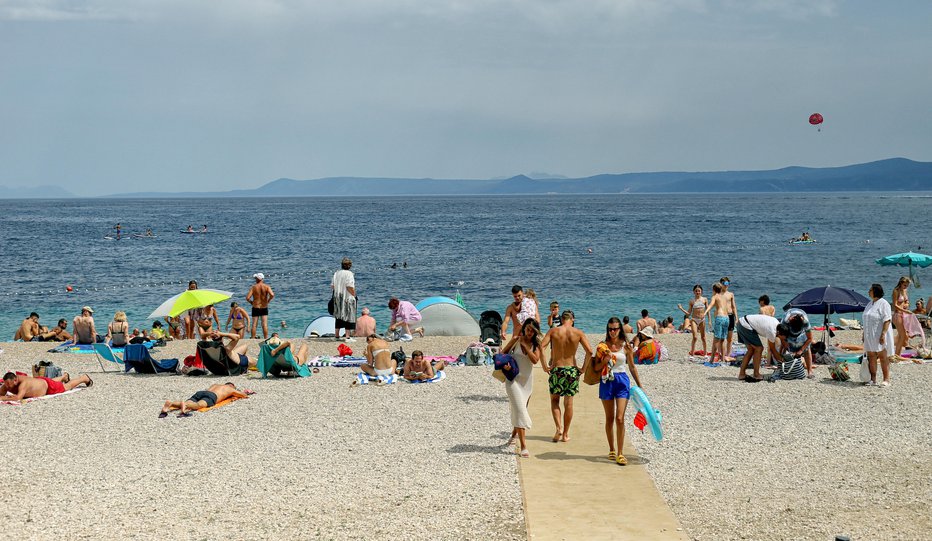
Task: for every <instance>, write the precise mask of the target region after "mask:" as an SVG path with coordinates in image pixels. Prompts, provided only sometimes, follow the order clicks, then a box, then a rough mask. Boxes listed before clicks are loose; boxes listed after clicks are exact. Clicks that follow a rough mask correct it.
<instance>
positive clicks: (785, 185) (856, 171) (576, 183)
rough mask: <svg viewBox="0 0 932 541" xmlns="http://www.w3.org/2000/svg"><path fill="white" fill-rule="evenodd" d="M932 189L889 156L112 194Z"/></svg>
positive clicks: (922, 171) (910, 166)
mask: <svg viewBox="0 0 932 541" xmlns="http://www.w3.org/2000/svg"><path fill="white" fill-rule="evenodd" d="M822 191H826V192H832V191H932V162H917V161H913V160H909V159H906V158H890V159H886V160H880V161H875V162H869V163H862V164H855V165H847V166H842V167H821V168H817V167H785V168H782V169H775V170H769V171H710V172H653V173H624V174H603V175H595V176H591V177H584V178H559V177H558V176H556V175H554V176H553V177H552V178H530V177H528V176H525V175H518V176H514V177H511V178H506V179H488V180H480V179H431V178H420V179H414V178H360V177H330V178H322V179H314V180H294V179H288V178H280V179H278V180H273V181H271V182H268V183H266V184H264V185H262V186H260V187H258V188H255V189H251V190H231V191H226V192H181V193H158V192H145V193H127V194H115V195H110V196H105V197H295V196H298V197H301V196H304V197H314V196H340V197H352V196H393V195H505V194H597V193H722V192H726V193H727V192H744V193H751V192H822Z"/></svg>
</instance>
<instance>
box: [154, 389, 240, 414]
mask: <svg viewBox="0 0 932 541" xmlns="http://www.w3.org/2000/svg"><path fill="white" fill-rule="evenodd" d="M250 394H253V393H252V391H246V390H243V391H240V390H238V389H237V388H236V385H234V384H233V383H232V382H227V383H224V384H223V385H220V384H214V385H211V386H210V387H208V388H207V390H204V391H198V392H196V393H194V394H193V395H191V398H189V399H187V400H174V401H173V400H166V401H165V405H164V406H162V411H161V412H159V419H162V418H165V417H168V412H169V411H171V410H173V409H177V410H181V413H179V414H178V417H187V416H189V415H191V413H190V412H192V411H199V410H203V409H207V408H212V407H214V406H215V405H217V403H219V402H223V401H224V400H226V399H228V398H231V397H235V398H246V397H247V396H248V395H250Z"/></svg>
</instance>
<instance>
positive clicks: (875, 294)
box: [861, 284, 893, 387]
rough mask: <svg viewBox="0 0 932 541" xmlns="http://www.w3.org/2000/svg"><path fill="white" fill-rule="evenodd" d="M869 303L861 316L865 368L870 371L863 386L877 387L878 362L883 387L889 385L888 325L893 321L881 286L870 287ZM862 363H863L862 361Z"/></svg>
mask: <svg viewBox="0 0 932 541" xmlns="http://www.w3.org/2000/svg"><path fill="white" fill-rule="evenodd" d="M868 294H869V295H870V298H871V302H869V303H868V304H867V307H865V308H864V313H863V314H862V315H861V327H862V328H863V329H864V353H865V354H866V355H867V363H868V364H867V367H868V368H869V369H870V373H871V380H870V381H869V382H865V383H864V384H865V385H877V360H878V359H879V360H880V369H881V371H882V372H883V383H881V385H883V386H884V387H886V386H887V385H890V358H889V356H890V355H893V330H892V329H891V328H890V323H891V321H892V320H893V311H892V309H891V308H890V303H889V302H887V300H886V299H884V298H883V286H881V285H880V284H873V285H871V288H870V291H869V292H868ZM862 362H863V361H862Z"/></svg>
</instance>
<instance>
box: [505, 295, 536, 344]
mask: <svg viewBox="0 0 932 541" xmlns="http://www.w3.org/2000/svg"><path fill="white" fill-rule="evenodd" d="M511 296H512V297H513V298H514V300H515V302H513V303H511V304H509V305H508V308H505V318H504V320H503V321H502V339H505V338H508V323H512V324H513V327H514V335H515V336H518V333H519V332H520V331H521V326H522V325H524V321H525V320H526V319H527V318H529V317H534V314H535V312H536V311H537V305H536V304H535V303H534V299H531V298H529V297H525V296H524V288H523V287H521V286H519V285H515V286H513V287H512V288H511Z"/></svg>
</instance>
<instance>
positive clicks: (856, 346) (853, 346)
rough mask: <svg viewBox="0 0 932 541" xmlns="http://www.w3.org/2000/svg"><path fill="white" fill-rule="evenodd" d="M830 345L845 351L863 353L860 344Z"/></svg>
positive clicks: (836, 343)
mask: <svg viewBox="0 0 932 541" xmlns="http://www.w3.org/2000/svg"><path fill="white" fill-rule="evenodd" d="M832 345H833V346H835V347H836V348H838V349H843V350H845V351H864V346H863V345H861V344H842V343H841V342H835V343H834V344H832Z"/></svg>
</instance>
